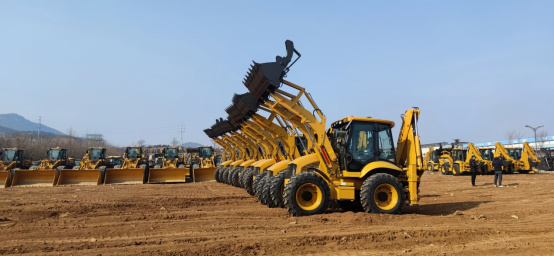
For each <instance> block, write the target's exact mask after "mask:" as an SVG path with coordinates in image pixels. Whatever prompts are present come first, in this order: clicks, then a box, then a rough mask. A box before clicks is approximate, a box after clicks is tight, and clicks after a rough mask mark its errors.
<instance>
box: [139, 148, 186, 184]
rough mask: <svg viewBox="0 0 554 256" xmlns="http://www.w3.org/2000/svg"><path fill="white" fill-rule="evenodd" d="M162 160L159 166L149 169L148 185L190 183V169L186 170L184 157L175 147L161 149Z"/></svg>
mask: <svg viewBox="0 0 554 256" xmlns="http://www.w3.org/2000/svg"><path fill="white" fill-rule="evenodd" d="M162 155H163V158H162V159H163V160H162V161H161V163H160V164H157V165H155V166H154V168H150V173H149V177H148V183H173V182H191V181H192V175H191V173H192V172H191V168H190V167H189V168H186V166H185V159H186V155H184V154H182V153H180V152H179V149H178V148H177V147H165V148H163V149H162Z"/></svg>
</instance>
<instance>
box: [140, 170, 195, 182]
mask: <svg viewBox="0 0 554 256" xmlns="http://www.w3.org/2000/svg"><path fill="white" fill-rule="evenodd" d="M190 181H192V176H191V175H190V169H189V168H165V169H162V168H152V169H150V173H149V176H148V183H172V182H190Z"/></svg>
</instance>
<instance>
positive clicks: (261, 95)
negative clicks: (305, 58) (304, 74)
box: [243, 40, 300, 102]
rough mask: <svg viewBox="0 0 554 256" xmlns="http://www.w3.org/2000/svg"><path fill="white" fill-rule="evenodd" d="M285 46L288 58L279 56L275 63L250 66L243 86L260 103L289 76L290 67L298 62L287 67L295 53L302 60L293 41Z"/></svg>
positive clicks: (286, 42)
mask: <svg viewBox="0 0 554 256" xmlns="http://www.w3.org/2000/svg"><path fill="white" fill-rule="evenodd" d="M285 46H286V48H287V56H286V57H284V58H283V57H279V56H277V57H276V60H275V62H267V63H261V64H260V63H256V62H254V65H251V66H250V69H249V70H248V73H247V74H246V78H245V79H244V81H243V84H244V86H246V88H248V90H249V91H250V93H252V95H253V96H254V98H255V99H256V100H257V101H258V102H263V101H265V100H267V98H268V96H269V94H270V93H272V92H274V91H275V90H276V89H277V88H279V86H281V82H282V81H283V77H284V76H285V75H286V74H287V72H288V69H289V68H290V66H292V64H294V62H296V60H295V61H294V62H293V63H292V64H291V65H290V66H288V67H287V65H288V64H289V63H290V61H291V59H292V55H293V52H294V53H296V54H297V55H298V57H299V58H300V53H298V51H296V50H295V49H294V44H293V43H292V41H290V40H287V41H285ZM297 60H298V59H297Z"/></svg>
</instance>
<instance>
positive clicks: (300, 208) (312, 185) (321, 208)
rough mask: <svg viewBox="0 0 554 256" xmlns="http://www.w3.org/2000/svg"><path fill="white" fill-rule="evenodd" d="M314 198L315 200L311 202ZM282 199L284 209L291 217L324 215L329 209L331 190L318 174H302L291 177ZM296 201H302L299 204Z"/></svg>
mask: <svg viewBox="0 0 554 256" xmlns="http://www.w3.org/2000/svg"><path fill="white" fill-rule="evenodd" d="M309 190H312V191H309ZM314 190H315V191H314ZM299 192H300V194H299ZM314 196H315V200H312V199H314ZM283 199H284V202H285V208H287V210H288V211H289V213H290V214H292V215H293V216H307V215H313V214H320V213H325V211H327V208H329V204H330V203H331V190H330V189H329V185H328V184H327V182H326V181H325V180H324V179H323V178H322V177H321V176H319V175H318V174H316V173H314V172H302V173H299V174H297V175H295V176H293V177H292V178H291V179H290V181H289V182H288V183H287V185H286V186H285V193H284V196H283ZM298 199H300V200H302V201H300V202H299V200H298Z"/></svg>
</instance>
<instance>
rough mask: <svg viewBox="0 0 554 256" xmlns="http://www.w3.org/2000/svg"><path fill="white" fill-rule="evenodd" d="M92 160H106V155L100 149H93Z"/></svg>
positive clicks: (91, 152)
mask: <svg viewBox="0 0 554 256" xmlns="http://www.w3.org/2000/svg"><path fill="white" fill-rule="evenodd" d="M90 159H91V160H92V161H96V160H98V159H104V154H103V152H102V149H99V148H93V149H91V150H90Z"/></svg>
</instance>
